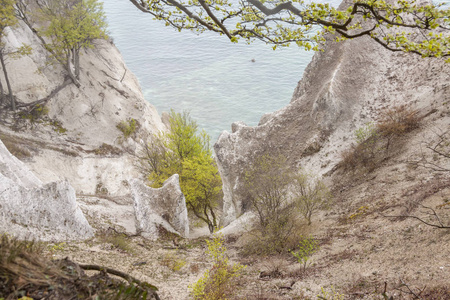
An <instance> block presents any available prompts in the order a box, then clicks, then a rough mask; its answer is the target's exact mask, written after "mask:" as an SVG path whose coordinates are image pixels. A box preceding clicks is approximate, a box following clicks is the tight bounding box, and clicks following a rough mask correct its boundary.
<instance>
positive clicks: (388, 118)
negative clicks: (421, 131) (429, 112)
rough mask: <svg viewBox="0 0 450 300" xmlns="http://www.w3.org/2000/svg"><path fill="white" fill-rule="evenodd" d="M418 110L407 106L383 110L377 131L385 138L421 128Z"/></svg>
mask: <svg viewBox="0 0 450 300" xmlns="http://www.w3.org/2000/svg"><path fill="white" fill-rule="evenodd" d="M419 122H420V118H419V116H418V111H417V110H412V109H411V108H409V107H408V106H406V105H400V106H394V107H393V108H390V109H386V110H383V111H382V112H381V113H380V115H379V120H378V122H377V131H378V132H379V133H380V134H381V135H383V136H393V135H395V136H400V135H402V134H404V133H407V132H410V131H412V130H414V129H416V128H418V127H419Z"/></svg>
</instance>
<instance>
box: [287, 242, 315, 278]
mask: <svg viewBox="0 0 450 300" xmlns="http://www.w3.org/2000/svg"><path fill="white" fill-rule="evenodd" d="M297 248H298V250H297V251H290V252H291V254H292V255H293V256H294V257H295V258H297V261H298V263H300V264H301V265H302V266H303V272H305V270H306V267H307V265H308V261H309V258H310V257H311V255H313V254H314V253H316V252H317V251H318V250H319V243H318V242H317V241H316V240H315V239H314V238H312V237H303V236H300V241H299V242H298V246H297Z"/></svg>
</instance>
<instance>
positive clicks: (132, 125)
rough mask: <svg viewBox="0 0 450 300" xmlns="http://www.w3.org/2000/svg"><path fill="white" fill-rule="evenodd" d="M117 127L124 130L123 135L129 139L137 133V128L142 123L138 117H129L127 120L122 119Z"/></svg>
mask: <svg viewBox="0 0 450 300" xmlns="http://www.w3.org/2000/svg"><path fill="white" fill-rule="evenodd" d="M116 127H117V129H119V130H120V131H122V133H123V136H124V137H125V138H126V139H127V138H129V137H131V136H132V135H134V134H135V133H136V131H137V129H138V128H139V127H140V124H139V122H138V121H137V120H136V119H133V118H128V119H127V120H126V121H122V122H120V123H119V124H117V125H116Z"/></svg>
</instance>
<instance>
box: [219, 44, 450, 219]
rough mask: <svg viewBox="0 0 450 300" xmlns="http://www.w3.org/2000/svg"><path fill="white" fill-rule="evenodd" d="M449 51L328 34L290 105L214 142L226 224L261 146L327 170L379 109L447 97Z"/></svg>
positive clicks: (296, 163)
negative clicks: (436, 53) (408, 49)
mask: <svg viewBox="0 0 450 300" xmlns="http://www.w3.org/2000/svg"><path fill="white" fill-rule="evenodd" d="M449 77H450V64H445V63H444V59H436V58H421V57H419V56H417V55H414V54H405V53H394V52H390V51H388V50H386V49H384V48H382V47H381V46H380V45H378V44H376V43H375V42H373V41H372V40H370V39H368V38H358V39H357V40H349V41H346V42H341V43H336V42H334V41H332V40H331V39H330V40H329V41H327V43H326V45H325V48H324V51H323V52H317V53H316V54H315V56H314V58H313V60H312V62H311V63H310V64H309V66H308V67H307V69H306V70H305V73H304V75H303V79H302V80H301V81H300V83H299V84H298V87H297V88H296V90H295V92H294V95H293V98H292V100H291V102H290V104H289V105H288V106H286V107H285V108H283V109H281V110H279V111H277V112H274V113H272V114H267V115H264V116H263V117H262V118H261V121H260V123H259V124H258V126H256V127H249V126H246V125H245V124H243V123H241V122H238V123H234V124H233V125H232V132H231V133H230V132H227V131H225V132H223V133H222V134H221V136H220V137H219V139H218V141H217V143H216V144H215V146H214V150H215V152H216V159H217V163H218V166H219V170H220V174H221V176H222V179H223V181H224V183H223V190H224V217H223V225H227V224H229V223H230V222H231V221H233V220H234V219H236V217H238V216H239V215H241V214H242V212H243V211H244V210H245V207H244V206H245V199H244V198H243V197H244V195H245V193H244V187H243V180H242V179H243V174H244V172H245V168H246V166H248V164H250V163H251V162H252V160H253V159H254V158H255V157H256V156H258V155H261V154H267V153H277V154H282V155H284V156H286V157H287V158H288V160H289V162H290V164H291V166H292V167H293V168H298V167H300V166H301V167H302V168H304V169H307V170H309V171H311V172H313V173H316V174H319V175H322V174H325V173H327V172H329V171H330V170H332V169H333V168H334V167H335V166H336V165H337V164H338V162H339V161H340V160H341V154H342V152H343V151H344V150H345V149H348V148H349V146H350V144H351V143H352V142H353V141H354V131H355V130H356V129H357V128H359V127H361V126H363V125H364V124H366V123H368V122H371V121H373V120H375V119H376V117H377V115H378V113H379V112H380V110H381V109H383V108H387V107H392V106H398V105H401V104H407V105H411V106H412V108H413V109H418V110H419V111H420V112H421V113H423V114H426V113H427V112H429V111H431V110H432V109H433V108H435V107H437V106H441V105H442V104H443V103H445V101H448V100H449V99H448V98H449V94H450V93H449V89H448V88H449V85H448V78H449Z"/></svg>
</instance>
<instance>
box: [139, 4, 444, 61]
mask: <svg viewBox="0 0 450 300" xmlns="http://www.w3.org/2000/svg"><path fill="white" fill-rule="evenodd" d="M130 1H131V2H132V3H133V4H134V5H135V6H136V7H138V8H139V9H140V10H141V11H143V12H146V13H149V14H151V15H153V16H154V17H155V18H156V19H159V20H162V21H163V22H165V23H166V25H167V26H171V27H174V28H176V29H178V30H180V31H181V30H182V29H189V30H193V31H196V32H203V31H207V30H209V31H214V32H217V33H219V34H221V35H224V36H226V37H228V38H229V39H230V40H231V41H232V42H237V41H238V39H240V38H242V39H244V40H246V41H248V42H251V41H253V40H255V39H258V40H261V41H263V42H266V43H269V44H273V45H274V46H273V47H274V49H275V48H276V47H277V46H288V45H289V44H291V43H295V44H297V45H298V46H300V47H303V48H305V49H307V50H310V49H314V50H318V44H319V43H321V42H323V41H324V34H326V33H334V34H336V39H337V40H345V39H353V38H358V37H361V36H368V37H370V38H372V39H373V40H374V41H375V42H377V43H378V44H380V45H382V46H383V47H385V48H386V49H389V50H391V51H404V52H410V53H415V54H419V55H421V56H424V57H450V9H449V8H448V7H445V6H443V5H442V4H435V3H430V4H427V5H425V4H423V2H421V1H416V0H393V1H389V0H355V1H353V3H349V4H348V5H347V9H344V10H338V9H336V8H334V7H332V6H331V5H329V4H327V3H315V2H310V3H307V2H305V1H303V0H290V1H289V0H275V1H264V0H244V1H233V0H130ZM319 28H320V29H322V30H318V29H319ZM392 29H396V30H392ZM447 61H450V58H449V59H448V60H447Z"/></svg>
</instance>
